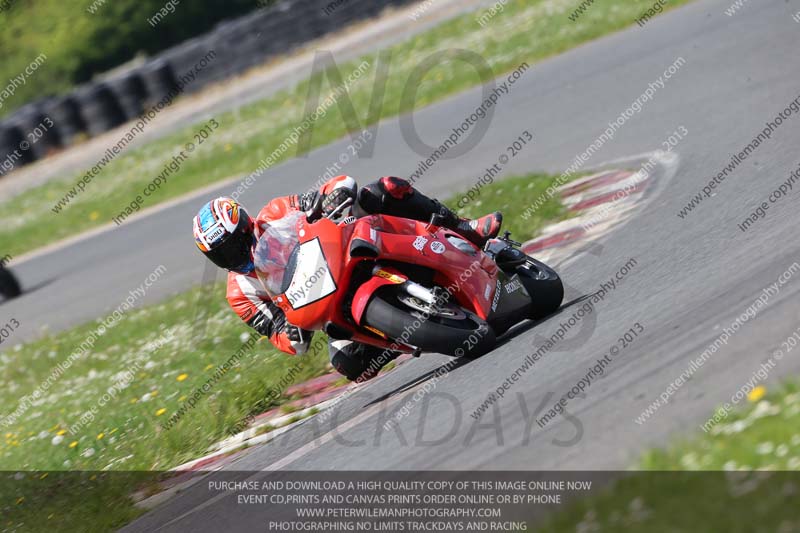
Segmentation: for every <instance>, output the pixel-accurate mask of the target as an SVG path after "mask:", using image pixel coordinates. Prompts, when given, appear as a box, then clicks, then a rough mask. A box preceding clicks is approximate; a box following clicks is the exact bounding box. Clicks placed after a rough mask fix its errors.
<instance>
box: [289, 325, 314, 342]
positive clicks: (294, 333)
mask: <svg viewBox="0 0 800 533" xmlns="http://www.w3.org/2000/svg"><path fill="white" fill-rule="evenodd" d="M284 331H285V332H286V336H287V337H289V340H290V341H292V342H306V341H307V340H308V339H310V338H311V335H313V334H314V332H313V331H308V330H305V329H300V328H298V327H297V326H293V325H291V324H288V323H287V324H286V326H285V329H284Z"/></svg>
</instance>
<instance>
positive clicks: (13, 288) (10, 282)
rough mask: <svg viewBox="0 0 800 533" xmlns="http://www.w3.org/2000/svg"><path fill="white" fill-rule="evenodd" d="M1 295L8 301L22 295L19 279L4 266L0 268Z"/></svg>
mask: <svg viewBox="0 0 800 533" xmlns="http://www.w3.org/2000/svg"><path fill="white" fill-rule="evenodd" d="M0 294H2V295H3V296H5V297H6V298H8V299H11V298H16V297H17V296H19V295H20V294H22V290H21V289H20V286H19V283H18V282H17V278H15V277H14V274H12V273H11V272H9V271H8V270H6V269H5V267H2V266H0Z"/></svg>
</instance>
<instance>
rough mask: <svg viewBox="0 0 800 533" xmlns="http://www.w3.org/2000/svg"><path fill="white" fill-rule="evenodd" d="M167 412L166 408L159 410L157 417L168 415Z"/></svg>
mask: <svg viewBox="0 0 800 533" xmlns="http://www.w3.org/2000/svg"><path fill="white" fill-rule="evenodd" d="M166 412H167V408H166V407H162V408H161V409H159V410H158V411H156V416H161V415H163V414H164V413H166Z"/></svg>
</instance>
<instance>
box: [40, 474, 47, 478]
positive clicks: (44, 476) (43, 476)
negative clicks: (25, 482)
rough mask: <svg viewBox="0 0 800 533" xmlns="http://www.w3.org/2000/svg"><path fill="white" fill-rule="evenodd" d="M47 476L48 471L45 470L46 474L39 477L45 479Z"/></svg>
mask: <svg viewBox="0 0 800 533" xmlns="http://www.w3.org/2000/svg"><path fill="white" fill-rule="evenodd" d="M46 477H47V472H45V473H44V474H42V475H41V476H39V479H44V478H46Z"/></svg>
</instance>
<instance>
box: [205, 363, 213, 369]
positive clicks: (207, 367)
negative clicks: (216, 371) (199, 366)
mask: <svg viewBox="0 0 800 533" xmlns="http://www.w3.org/2000/svg"><path fill="white" fill-rule="evenodd" d="M210 368H214V365H212V364H210V363H209V364H208V365H207V366H206V367H205V368H204V369H203V370H208V369H210Z"/></svg>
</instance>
